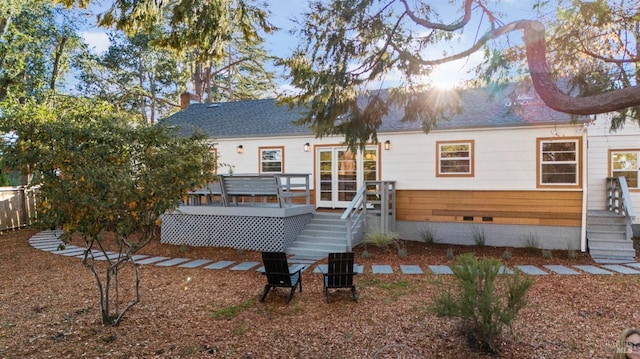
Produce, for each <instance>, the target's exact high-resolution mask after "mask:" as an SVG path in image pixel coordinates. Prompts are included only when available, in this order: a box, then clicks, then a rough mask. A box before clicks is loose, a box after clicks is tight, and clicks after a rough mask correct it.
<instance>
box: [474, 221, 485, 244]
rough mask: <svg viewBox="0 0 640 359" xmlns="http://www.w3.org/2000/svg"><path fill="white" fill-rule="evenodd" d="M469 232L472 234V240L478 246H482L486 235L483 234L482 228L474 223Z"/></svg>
mask: <svg viewBox="0 0 640 359" xmlns="http://www.w3.org/2000/svg"><path fill="white" fill-rule="evenodd" d="M471 234H472V235H473V241H474V242H475V243H476V246H478V247H484V246H485V244H486V236H485V234H484V228H482V227H480V226H478V225H475V226H473V227H472V228H471Z"/></svg>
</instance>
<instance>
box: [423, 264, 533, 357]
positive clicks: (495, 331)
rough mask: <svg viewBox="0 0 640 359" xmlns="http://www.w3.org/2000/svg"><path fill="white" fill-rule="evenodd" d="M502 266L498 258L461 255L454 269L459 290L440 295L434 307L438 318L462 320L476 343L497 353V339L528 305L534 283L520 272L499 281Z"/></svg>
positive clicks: (516, 271)
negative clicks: (528, 293) (528, 291)
mask: <svg viewBox="0 0 640 359" xmlns="http://www.w3.org/2000/svg"><path fill="white" fill-rule="evenodd" d="M500 267H501V264H500V260H498V259H495V258H485V259H482V260H478V259H477V258H476V257H475V256H474V255H473V254H470V253H466V254H462V255H460V256H458V257H457V258H456V265H453V266H451V269H452V271H453V274H454V276H455V278H456V282H455V286H456V288H457V290H451V288H448V289H445V290H444V291H442V292H440V294H439V297H437V298H436V301H435V304H434V306H433V311H434V312H435V314H436V315H438V316H447V317H457V318H461V319H462V321H463V328H464V329H465V331H468V333H469V336H470V339H471V340H472V343H474V344H477V345H478V347H479V348H481V349H483V350H486V351H489V352H491V353H493V354H496V353H497V352H498V350H497V348H496V346H495V343H496V340H497V338H498V337H499V336H500V335H501V333H502V331H503V329H504V328H505V327H508V328H510V327H511V322H512V321H513V319H514V318H515V316H516V314H517V313H518V311H520V309H522V308H523V307H524V306H525V305H526V299H525V295H526V293H527V290H528V289H529V288H530V287H531V285H532V284H533V281H532V280H531V278H529V277H528V276H526V275H523V274H521V272H520V271H519V270H518V269H516V270H514V274H513V275H501V276H500V281H497V279H498V274H499V273H500Z"/></svg>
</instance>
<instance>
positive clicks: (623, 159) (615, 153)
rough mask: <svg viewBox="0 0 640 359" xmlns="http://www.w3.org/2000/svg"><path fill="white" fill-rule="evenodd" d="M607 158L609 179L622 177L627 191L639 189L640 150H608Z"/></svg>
mask: <svg viewBox="0 0 640 359" xmlns="http://www.w3.org/2000/svg"><path fill="white" fill-rule="evenodd" d="M609 158H610V163H611V169H610V173H611V177H624V178H625V179H626V180H627V187H629V189H636V190H637V189H640V187H639V185H638V177H639V175H640V162H638V159H639V158H640V149H632V150H609Z"/></svg>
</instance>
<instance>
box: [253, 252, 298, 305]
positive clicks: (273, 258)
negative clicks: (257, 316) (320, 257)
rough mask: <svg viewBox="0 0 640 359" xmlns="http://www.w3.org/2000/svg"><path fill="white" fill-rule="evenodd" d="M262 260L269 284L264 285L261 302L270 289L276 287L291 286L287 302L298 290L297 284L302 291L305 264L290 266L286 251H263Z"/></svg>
mask: <svg viewBox="0 0 640 359" xmlns="http://www.w3.org/2000/svg"><path fill="white" fill-rule="evenodd" d="M262 262H263V263H264V272H262V274H264V275H266V276H267V284H266V285H265V286H264V292H262V297H260V302H263V301H264V298H266V296H267V294H268V293H269V290H271V288H275V287H283V288H290V289H291V291H290V292H289V296H288V297H287V303H289V301H291V298H293V294H294V293H295V292H296V286H299V287H300V292H302V273H301V272H302V270H303V269H304V266H303V265H296V266H291V267H289V263H288V261H287V255H286V253H284V252H262Z"/></svg>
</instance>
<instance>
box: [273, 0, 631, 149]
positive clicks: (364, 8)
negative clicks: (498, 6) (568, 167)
mask: <svg viewBox="0 0 640 359" xmlns="http://www.w3.org/2000/svg"><path fill="white" fill-rule="evenodd" d="M458 3H459V4H461V11H462V16H461V17H460V18H459V19H458V20H456V21H453V22H451V23H444V22H443V21H442V20H441V19H442V16H441V15H440V14H438V13H437V12H436V11H435V10H434V9H433V7H432V6H430V5H429V2H427V1H407V0H344V1H331V2H326V1H314V2H312V3H311V4H310V10H309V11H308V12H307V13H305V14H304V20H302V21H301V22H300V28H299V29H298V31H297V34H298V35H299V37H300V39H301V45H299V47H298V49H297V50H296V51H295V52H294V53H293V54H292V55H291V56H290V57H288V58H286V59H283V60H282V61H281V62H280V63H281V64H282V65H284V66H285V67H286V68H287V69H288V70H289V72H290V79H291V82H292V85H294V86H295V87H297V88H298V90H299V92H297V93H294V94H293V95H290V96H285V97H283V98H282V99H281V100H282V101H283V102H285V103H288V104H289V105H290V106H293V105H308V106H309V108H310V111H309V113H308V115H307V117H306V118H304V119H303V120H301V121H300V123H301V124H306V125H309V126H311V128H312V129H313V130H314V132H315V134H316V135H317V136H324V135H333V134H344V135H345V137H346V142H347V144H349V145H350V146H356V145H360V146H363V145H364V143H366V142H367V141H370V140H374V141H375V140H377V138H376V136H377V129H378V128H379V126H380V119H381V118H382V116H383V115H384V114H386V113H388V111H389V110H390V108H391V107H392V106H399V107H400V108H404V109H405V119H406V120H421V121H422V122H423V127H424V128H425V129H426V130H428V129H430V128H432V127H433V125H434V123H435V121H436V120H437V119H438V118H439V117H440V116H441V114H443V113H444V114H446V113H447V112H448V111H450V110H454V109H455V101H454V102H452V100H447V101H445V102H444V104H443V103H442V97H441V96H438V94H437V93H434V92H433V91H432V92H430V93H431V94H432V95H431V96H429V95H427V94H425V93H424V90H425V89H426V88H427V87H428V86H425V85H424V84H423V83H421V81H422V79H425V78H428V75H429V74H430V73H431V72H432V71H433V69H434V68H435V66H437V65H440V64H443V63H447V62H450V61H454V60H458V59H464V58H465V57H467V56H469V55H471V54H472V53H474V52H477V51H480V50H482V49H483V48H484V49H485V56H486V57H487V60H488V65H489V66H493V68H489V69H486V70H487V75H492V74H494V72H493V71H494V70H495V69H497V68H500V67H501V66H505V63H508V62H509V61H512V60H513V59H512V58H510V57H509V56H506V53H505V52H504V50H503V49H496V48H492V47H491V41H492V40H494V39H498V38H501V37H503V36H507V35H508V34H510V33H511V32H515V31H517V32H522V34H523V41H524V49H523V50H524V51H523V52H522V56H524V57H525V59H526V62H527V65H528V72H529V74H530V77H531V81H532V84H533V86H534V88H535V90H536V92H537V93H538V95H539V96H540V98H541V99H542V100H543V101H544V102H545V103H546V104H547V105H548V106H549V107H551V108H553V109H556V110H558V111H562V112H566V113H570V114H575V115H587V114H596V113H606V112H610V111H616V110H624V109H626V108H629V107H632V106H637V105H638V104H640V88H639V87H637V86H636V84H633V83H632V86H628V87H624V88H622V87H617V88H616V89H615V90H613V91H609V92H605V93H597V94H591V93H587V92H583V93H581V95H585V96H582V97H572V96H571V95H568V94H566V93H564V92H562V91H561V90H560V89H559V88H558V84H557V81H556V78H555V77H554V76H553V72H552V70H551V69H550V66H549V65H548V63H547V57H548V52H547V42H546V35H547V34H546V30H545V25H544V24H543V23H542V22H540V21H536V20H519V21H514V22H511V23H507V24H503V23H502V22H501V21H500V19H499V17H498V14H497V13H494V12H493V11H492V10H491V4H490V3H487V2H485V1H481V0H464V1H459V2H458ZM582 3H583V2H582V1H577V0H576V1H573V2H572V5H574V4H578V5H582ZM584 3H586V2H584ZM596 3H599V4H601V3H604V1H603V0H598V1H596ZM585 6H586V5H585ZM598 6H603V5H598ZM629 6H635V5H632V4H631V3H630V4H629ZM604 9H606V7H604ZM604 13H605V11H604V10H602V9H601V10H598V11H597V12H592V13H591V15H589V13H588V12H587V13H586V15H587V17H585V20H586V19H589V20H592V18H593V17H596V18H597V17H598V16H600V17H602V16H603V14H604ZM621 13H622V12H621ZM633 14H637V9H635V11H634V12H632V13H631V14H630V15H631V17H630V18H629V20H632V19H636V18H633V16H634V15H633ZM589 16H590V17H589ZM474 19H475V20H478V21H477V23H478V26H479V27H478V29H483V30H479V31H484V34H481V36H477V37H476V39H477V40H476V41H475V42H474V43H473V44H472V45H470V46H469V47H468V48H466V49H462V50H460V49H456V52H454V53H452V54H449V53H444V54H443V56H441V57H439V58H438V57H436V58H430V57H429V50H431V49H432V48H433V47H435V46H436V45H438V44H442V43H451V42H452V41H453V40H454V39H455V38H456V37H457V36H460V35H461V34H462V33H463V31H464V30H465V29H466V28H467V27H468V26H469V25H470V24H475V23H474V22H472V20H474ZM575 23H576V25H579V24H581V26H586V27H591V26H595V25H598V26H600V25H603V24H604V23H601V24H599V23H597V22H593V21H588V22H584V23H580V22H579V21H576V22H575ZM628 23H629V24H632V21H629V22H628ZM636 23H637V19H636ZM608 24H609V25H613V22H609V23H608ZM604 28H605V27H604V26H603V27H602V28H601V29H604ZM627 29H629V27H627ZM591 33H592V34H594V35H596V34H597V35H598V36H604V35H607V33H603V32H598V31H595V30H594V31H593V32H591ZM609 34H610V33H609ZM635 34H637V31H636V32H635ZM553 35H554V34H552V36H553ZM567 35H568V36H566V37H564V41H568V40H569V41H571V40H573V39H574V38H573V37H572V36H574V35H571V34H567ZM629 35H631V33H629ZM606 40H607V38H599V39H598V41H600V42H601V43H603V44H604V43H605V42H606ZM560 42H561V40H559V41H558V42H555V43H554V42H552V44H554V45H558V46H559V44H560ZM558 46H556V47H553V48H551V50H552V51H556V50H558ZM617 46H619V47H620V53H624V51H627V50H630V49H632V47H633V46H634V43H628V42H625V41H618V42H617ZM569 52H570V51H567V53H569ZM596 54H598V53H596ZM583 55H587V53H586V52H583ZM592 55H593V54H592ZM592 57H593V56H592ZM549 58H551V59H555V58H554V57H549ZM593 58H595V59H597V56H596V57H593ZM557 59H558V61H564V60H565V59H564V58H562V57H557ZM600 60H602V59H600ZM627 60H629V61H628V64H629V65H632V66H635V65H636V64H637V61H638V59H637V57H631V56H628V57H627ZM565 65H567V64H565V63H558V64H557V66H565ZM392 74H393V75H395V76H399V77H400V85H399V86H398V87H397V89H395V90H393V91H389V92H386V91H385V92H382V91H369V90H368V89H369V88H370V87H371V86H372V84H376V83H378V82H384V80H385V78H386V77H387V76H390V75H392ZM614 87H615V86H614ZM362 94H365V95H368V96H369V98H370V100H369V101H368V102H367V103H366V106H365V105H364V104H362V103H359V102H358V96H359V95H362Z"/></svg>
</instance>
